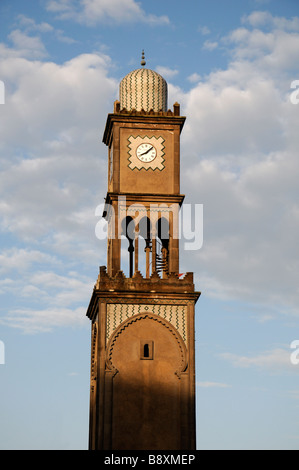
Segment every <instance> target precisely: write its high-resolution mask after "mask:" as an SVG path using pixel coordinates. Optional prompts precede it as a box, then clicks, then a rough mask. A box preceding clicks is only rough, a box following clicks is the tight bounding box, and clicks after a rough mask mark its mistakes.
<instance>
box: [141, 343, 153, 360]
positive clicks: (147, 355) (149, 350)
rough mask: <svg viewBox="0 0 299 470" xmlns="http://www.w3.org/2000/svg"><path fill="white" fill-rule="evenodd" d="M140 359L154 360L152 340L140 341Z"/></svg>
mask: <svg viewBox="0 0 299 470" xmlns="http://www.w3.org/2000/svg"><path fill="white" fill-rule="evenodd" d="M140 359H147V360H149V359H154V342H153V341H151V340H141V341H140Z"/></svg>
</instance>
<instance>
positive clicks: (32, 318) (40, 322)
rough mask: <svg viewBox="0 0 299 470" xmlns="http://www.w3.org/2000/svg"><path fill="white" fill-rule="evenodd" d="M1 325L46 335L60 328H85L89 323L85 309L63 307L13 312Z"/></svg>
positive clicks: (28, 332) (1, 321) (2, 320)
mask: <svg viewBox="0 0 299 470" xmlns="http://www.w3.org/2000/svg"><path fill="white" fill-rule="evenodd" d="M0 323H1V324H3V325H6V326H10V327H12V328H16V329H21V330H22V332H23V333H25V334H36V333H46V332H50V331H52V330H53V329H54V328H58V327H66V326H67V327H84V326H86V327H87V326H88V324H89V321H88V320H87V317H86V310H85V309H84V307H78V308H74V309H68V308H63V307H56V308H54V307H53V308H47V309H44V310H33V309H28V310H26V309H18V310H15V311H11V312H10V313H9V315H7V316H6V317H5V318H4V319H1V320H0Z"/></svg>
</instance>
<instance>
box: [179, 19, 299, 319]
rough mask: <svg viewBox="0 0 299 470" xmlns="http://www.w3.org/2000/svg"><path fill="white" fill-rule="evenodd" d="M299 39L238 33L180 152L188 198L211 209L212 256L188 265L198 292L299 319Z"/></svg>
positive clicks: (207, 250) (193, 109) (191, 101)
mask: <svg viewBox="0 0 299 470" xmlns="http://www.w3.org/2000/svg"><path fill="white" fill-rule="evenodd" d="M297 36H298V35H297V34H295V35H294V33H288V32H286V31H283V30H272V31H270V32H268V33H267V34H265V33H263V32H262V31H249V30H247V29H246V28H242V29H238V30H234V31H233V32H232V33H231V35H230V38H234V41H233V44H234V48H233V50H232V61H231V63H230V64H229V65H228V67H227V68H226V69H224V70H218V71H216V72H212V73H211V74H210V75H209V76H207V77H204V79H202V80H201V82H200V83H198V84H197V85H196V86H195V87H194V88H193V89H192V90H190V92H188V93H186V94H185V96H184V97H183V101H182V104H183V106H182V109H183V113H184V114H185V115H186V116H187V121H186V124H185V127H184V130H183V133H182V146H181V149H182V155H184V157H183V158H184V163H185V166H182V192H183V193H186V195H187V198H186V202H190V201H193V202H197V203H203V205H204V243H203V247H202V249H201V250H200V252H198V253H194V252H190V253H188V252H185V253H184V261H183V262H184V264H186V266H188V269H190V267H192V266H193V270H194V271H195V272H197V273H200V275H198V277H199V281H198V288H199V289H200V290H202V291H203V292H205V294H206V295H208V296H214V297H215V296H216V297H218V298H225V299H242V300H246V301H250V302H251V303H256V304H259V305H263V306H264V307H265V309H266V311H267V309H268V308H271V309H274V310H275V309H276V310H277V311H280V312H284V313H289V314H292V315H294V314H295V315H298V313H299V311H298V302H299V292H298V287H297V284H296V282H297V281H296V280H297V279H298V277H299V261H298V257H296V256H295V253H297V252H298V248H297V240H298V237H299V217H298V214H299V204H298V200H299V193H298V184H297V181H298V178H299V165H298V158H297V150H296V149H297V148H298V145H299V134H298V124H299V114H298V109H299V108H298V106H297V107H296V106H295V105H292V104H290V102H289V97H288V93H289V92H290V91H289V90H290V88H289V87H290V83H291V77H292V76H293V72H292V71H293V64H294V63H295V62H294V57H295V54H296V55H297V62H298V50H299V48H298V47H297V46H296V45H297V40H298V38H299V37H297ZM231 44H232V43H231ZM294 47H297V52H296V53H295V50H294ZM245 52H246V53H245ZM297 62H296V63H297ZM285 66H286V67H285ZM296 129H297V130H296ZM187 161H188V164H187V163H186V162H187ZM199 267H200V268H199ZM191 270H192V269H191ZM271 313H273V311H271ZM262 316H263V314H262Z"/></svg>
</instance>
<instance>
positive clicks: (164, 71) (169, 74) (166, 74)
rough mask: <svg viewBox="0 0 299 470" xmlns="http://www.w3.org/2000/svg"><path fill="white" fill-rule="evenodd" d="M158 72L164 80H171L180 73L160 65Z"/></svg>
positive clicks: (157, 68)
mask: <svg viewBox="0 0 299 470" xmlns="http://www.w3.org/2000/svg"><path fill="white" fill-rule="evenodd" d="M156 71H157V72H158V73H159V74H160V75H162V77H163V78H167V79H171V78H173V77H175V76H176V75H177V74H178V73H179V71H178V70H176V69H171V68H169V67H164V66H163V65H158V66H157V67H156Z"/></svg>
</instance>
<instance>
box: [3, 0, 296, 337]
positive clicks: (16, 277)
mask: <svg viewBox="0 0 299 470" xmlns="http://www.w3.org/2000/svg"><path fill="white" fill-rule="evenodd" d="M133 3H134V2H132V5H133ZM79 5H80V7H81V10H80V12H81V14H82V12H83V11H87V10H83V7H84V8H85V9H87V6H88V5H89V7H90V8H91V7H92V5H93V6H94V8H95V7H96V4H95V3H94V4H93V2H84V3H83V2H82V3H80V4H79ZM101 5H102V6H105V5H106V3H103V2H101ZM111 5H112V6H111V8H113V4H112V3H111ZM123 5H124V3H123ZM134 5H135V6H134ZM134 5H133V6H132V8H133V7H134V8H136V5H137V4H135V3H134ZM97 6H99V3H97ZM137 6H138V5H137ZM48 8H51V11H53V12H55V13H56V14H60V15H62V14H69V15H70V14H71V12H73V11H74V3H73V2H71V1H64V2H62V1H60V2H49V3H48ZM107 8H108V7H107ZM105 11H106V13H105V14H108V13H107V12H108V11H112V10H108V9H107V10H105ZM134 11H135V10H134ZM132 12H133V10H132ZM136 12H137V13H138V8H137V10H136ZM137 13H135V15H136V14H137ZM111 14H112V13H111ZM133 16H134V15H133V13H132V18H133ZM135 17H136V16H135ZM86 18H87V17H86ZM98 18H99V19H100V13H98ZM21 21H22V22H23V24H24V23H26V25H27V26H26V28H27V29H25V30H23V34H25V35H26V37H28V36H29V34H33V33H34V31H36V32H41V29H44V30H46V29H47V27H46V26H45V25H43V26H41V25H38V24H36V23H32V22H30V21H29V20H28V19H26V18H21ZM258 21H262V18H260V19H259V20H258V18H257V17H256V18H254V17H251V18H250V19H247V20H245V19H244V21H243V26H242V28H238V29H235V30H234V31H232V32H231V33H230V34H229V35H227V36H226V37H225V38H222V39H221V38H220V39H219V44H220V43H221V45H222V46H223V47H225V46H226V45H227V46H229V47H230V51H231V61H230V63H229V64H228V66H227V67H226V68H224V69H222V70H217V71H213V72H212V73H210V74H209V75H207V76H205V77H202V76H199V73H200V72H201V71H200V70H194V73H193V74H192V75H191V76H190V83H191V89H190V90H188V91H183V90H181V89H180V88H178V87H177V86H174V85H173V84H172V83H171V79H172V78H173V77H174V76H175V74H176V72H177V71H176V70H174V69H171V70H168V69H167V70H166V72H167V73H168V76H169V87H168V89H169V102H175V101H179V102H180V103H181V110H182V113H183V114H185V115H186V116H187V121H186V124H185V127H184V130H183V133H182V142H181V158H182V168H181V179H182V185H181V190H182V192H183V193H185V194H186V200H185V202H186V203H188V202H193V203H201V204H203V205H204V244H203V247H202V249H201V250H199V251H198V252H192V251H189V252H188V251H185V252H184V253H182V255H181V265H182V269H184V268H185V267H186V270H188V271H192V270H193V271H194V272H195V273H196V275H197V278H196V283H197V287H198V289H200V290H202V291H203V292H204V293H205V296H210V297H217V298H225V299H229V300H232V299H233V300H240V299H241V300H247V301H250V302H253V303H254V302H256V303H257V304H259V306H264V307H265V310H264V311H263V308H262V309H261V310H260V311H261V317H263V318H265V315H266V314H267V308H269V307H271V308H277V309H279V311H280V312H283V313H291V314H298V301H299V293H298V287H297V283H296V280H297V279H298V278H299V262H298V257H297V256H296V253H297V252H298V249H297V240H298V238H299V205H298V200H299V197H298V178H299V168H298V157H297V152H298V150H297V149H298V146H299V134H298V106H297V107H296V106H295V105H293V104H292V103H291V102H290V100H289V96H288V93H289V91H290V89H289V87H290V83H291V81H292V80H294V76H293V65H294V59H295V57H296V63H298V50H299V47H297V46H298V45H299V42H298V41H299V37H298V33H297V32H296V31H295V24H296V22H294V23H292V24H293V26H292V27H293V29H292V30H290V25H289V24H287V26H284V24H285V23H284V22H283V21H281V22H278V21H277V20H276V21H275V27H274V26H273V24H274V21H269V17H268V16H267V21H268V24H270V25H271V24H272V26H271V27H268V30H267V32H265V31H263V30H261V29H260V30H258V29H257V22H258ZM253 24H255V27H254V29H252V25H253ZM24 27H25V26H24ZM15 31H16V30H15ZM18 34H19V33H14V34H13V35H11V36H10V40H9V41H10V42H9V41H8V44H10V45H7V44H1V45H0V54H1V57H2V60H1V62H0V73H1V78H2V79H3V81H4V82H5V86H6V104H5V106H2V107H1V108H0V112H1V116H0V117H1V126H0V151H1V154H2V162H1V170H2V173H1V175H0V188H1V189H0V194H1V199H0V201H1V202H0V211H1V219H0V228H1V230H2V233H4V234H9V235H11V236H13V237H14V238H15V239H16V240H18V241H19V242H21V243H22V244H26V248H24V247H23V246H22V247H21V248H17V247H16V248H10V249H6V250H4V251H3V253H2V255H1V261H2V265H1V269H2V273H3V274H4V279H3V280H2V281H1V284H0V290H1V292H4V293H5V292H6V293H7V292H9V293H13V292H16V289H18V292H19V293H21V298H22V301H23V300H26V299H29V298H30V297H31V298H32V299H35V300H36V302H38V301H40V302H41V303H40V304H36V308H32V307H31V308H29V306H28V308H25V307H24V306H23V305H14V307H13V308H10V310H9V311H10V313H9V314H8V315H7V316H5V318H4V319H2V321H6V322H7V323H6V324H9V325H15V326H17V325H18V326H19V327H20V328H23V329H25V330H26V331H27V332H28V331H29V330H30V328H34V325H35V324H36V325H37V326H36V328H37V329H38V328H39V327H40V330H39V331H42V330H43V329H46V328H48V327H49V328H52V327H54V326H55V325H57V326H58V325H59V324H62V323H63V324H64V325H65V324H67V322H72V321H74V322H75V323H76V324H78V325H79V324H80V322H79V321H78V323H77V320H76V319H78V318H79V316H80V315H81V313H82V312H83V310H86V306H87V299H88V297H89V296H90V292H91V286H92V282H94V281H95V279H93V280H92V281H91V279H90V277H89V275H86V274H84V269H85V268H86V266H87V265H89V268H90V266H94V267H95V270H97V266H98V265H99V264H105V262H106V246H105V242H102V243H99V241H98V240H97V239H96V237H95V234H94V229H95V225H96V222H97V221H98V219H97V218H95V215H94V214H95V207H96V206H97V205H98V204H100V203H101V202H103V198H104V196H105V194H106V189H107V186H106V178H107V152H106V149H105V148H104V146H103V144H102V143H101V137H102V133H103V130H104V126H105V119H106V116H107V113H109V112H111V111H112V105H113V101H114V100H115V99H116V98H117V90H118V81H117V80H115V79H114V78H113V77H112V76H111V75H112V74H111V69H110V66H111V64H110V58H109V57H108V56H107V55H105V54H94V53H92V54H82V55H78V56H77V57H74V58H73V59H71V60H69V61H67V62H64V63H62V64H55V63H53V62H51V61H49V60H46V59H45V57H43V60H41V57H40V58H39V60H32V59H36V57H34V56H32V55H31V56H29V54H27V52H26V51H29V50H30V49H31V48H32V47H37V49H36V50H37V51H39V53H41V54H42V53H43V52H45V49H44V48H43V47H42V46H43V45H42V43H36V44H33V43H30V41H29V42H27V43H26V42H25V41H24V43H23V46H24V47H23V48H22V41H21V40H20V36H19V37H18ZM25 45H26V47H25ZM164 72H165V70H164ZM169 72H170V73H169ZM171 75H172V77H171ZM295 78H296V77H295ZM199 80H200V81H199ZM61 260H63V263H62V261H61ZM61 263H62V264H63V266H62V265H61ZM79 267H80V269H79ZM21 268H22V269H23V277H22V275H21V271H22V269H21ZM33 269H34V271H35V272H36V273H38V275H32V272H33ZM80 270H82V271H83V272H82V271H80ZM79 272H80V274H79ZM70 273H73V274H70ZM25 279H27V280H28V281H26V282H25ZM39 280H43V283H41V282H39ZM59 286H60V288H59ZM55 289H56V294H55V298H53V293H54V290H55ZM38 299H39V300H38ZM58 301H59V302H61V310H59V302H58ZM83 305H84V307H82V306H83ZM72 309H74V311H75V312H77V313H75V316H74V317H72V316H71V311H72ZM59 311H60V314H61V317H59ZM30 312H31V313H30ZM83 317H84V314H83ZM38 318H40V322H38ZM47 318H48V321H49V323H48V326H47ZM61 322H62V323H61ZM38 325H39V326H38Z"/></svg>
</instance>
